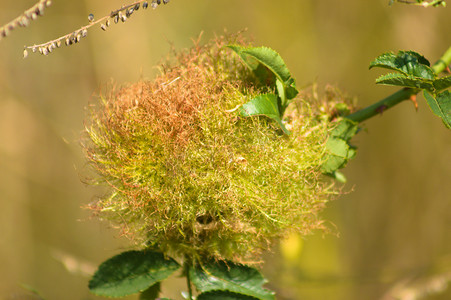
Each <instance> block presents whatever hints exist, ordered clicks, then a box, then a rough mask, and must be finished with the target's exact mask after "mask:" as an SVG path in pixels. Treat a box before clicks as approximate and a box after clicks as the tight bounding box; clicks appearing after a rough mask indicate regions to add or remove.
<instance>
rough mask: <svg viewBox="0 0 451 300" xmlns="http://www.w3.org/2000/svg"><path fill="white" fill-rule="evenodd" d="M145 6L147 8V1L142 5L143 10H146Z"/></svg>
mask: <svg viewBox="0 0 451 300" xmlns="http://www.w3.org/2000/svg"><path fill="white" fill-rule="evenodd" d="M147 6H149V3H147V1H144V3H143V8H144V9H147Z"/></svg>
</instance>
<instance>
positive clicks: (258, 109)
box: [240, 94, 290, 134]
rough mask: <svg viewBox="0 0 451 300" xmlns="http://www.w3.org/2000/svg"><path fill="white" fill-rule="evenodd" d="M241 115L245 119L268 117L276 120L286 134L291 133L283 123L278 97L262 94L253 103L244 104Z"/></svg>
mask: <svg viewBox="0 0 451 300" xmlns="http://www.w3.org/2000/svg"><path fill="white" fill-rule="evenodd" d="M240 115H241V116H243V117H250V116H259V115H263V116H266V117H268V118H271V119H273V120H275V121H276V122H277V123H278V124H279V126H280V128H282V130H283V132H284V133H286V134H289V133H290V132H289V131H288V129H286V127H285V125H284V124H283V122H282V119H281V116H280V112H279V107H278V103H277V96H276V95H274V94H260V95H258V96H257V97H255V98H253V99H252V100H251V101H249V102H247V103H245V104H243V106H241V110H240Z"/></svg>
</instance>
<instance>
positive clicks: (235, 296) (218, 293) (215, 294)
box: [197, 291, 258, 300]
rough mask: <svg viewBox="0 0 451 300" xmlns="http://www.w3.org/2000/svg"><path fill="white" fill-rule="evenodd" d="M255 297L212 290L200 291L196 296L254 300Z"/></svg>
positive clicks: (210, 299)
mask: <svg viewBox="0 0 451 300" xmlns="http://www.w3.org/2000/svg"><path fill="white" fill-rule="evenodd" d="M255 299H258V298H255V297H251V296H246V295H243V294H237V293H232V292H226V291H213V292H208V293H202V294H200V295H199V296H197V300H255Z"/></svg>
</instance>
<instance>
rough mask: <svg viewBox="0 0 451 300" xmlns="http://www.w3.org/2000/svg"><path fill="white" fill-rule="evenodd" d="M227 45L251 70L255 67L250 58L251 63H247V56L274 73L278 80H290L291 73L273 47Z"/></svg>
mask: <svg viewBox="0 0 451 300" xmlns="http://www.w3.org/2000/svg"><path fill="white" fill-rule="evenodd" d="M228 47H229V48H230V49H232V50H233V51H235V52H236V53H237V54H238V55H239V56H240V57H241V58H242V59H243V60H244V61H245V62H246V63H247V64H249V65H250V66H249V67H250V68H251V69H252V70H254V69H255V68H256V64H255V63H252V60H251V63H249V57H252V58H253V59H254V60H256V61H257V62H259V63H261V64H262V65H264V66H265V67H267V68H268V69H269V70H271V72H272V73H274V75H276V77H277V78H278V79H279V80H280V81H282V82H287V81H288V80H290V78H291V74H290V71H289V70H288V67H287V66H286V65H285V62H284V61H283V59H282V57H281V56H280V55H279V53H277V52H276V51H274V50H273V49H271V48H268V47H250V48H245V47H241V46H238V45H230V46H228Z"/></svg>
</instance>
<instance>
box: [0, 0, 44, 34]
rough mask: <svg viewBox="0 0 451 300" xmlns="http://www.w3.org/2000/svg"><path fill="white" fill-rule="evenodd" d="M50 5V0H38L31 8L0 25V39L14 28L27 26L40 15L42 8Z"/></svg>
mask: <svg viewBox="0 0 451 300" xmlns="http://www.w3.org/2000/svg"><path fill="white" fill-rule="evenodd" d="M50 5H52V1H51V0H40V1H39V2H38V3H36V4H35V5H33V6H32V7H31V8H29V9H27V10H26V11H24V13H23V14H21V15H20V16H18V17H17V18H15V19H14V20H12V21H10V22H8V23H6V24H5V25H3V26H2V27H0V41H1V40H2V39H3V38H5V37H7V36H8V35H9V34H10V33H11V31H13V30H14V29H15V28H17V27H27V26H28V25H29V24H30V22H31V21H34V20H36V19H37V17H38V16H42V15H43V14H44V10H45V9H46V8H47V7H49V6H50Z"/></svg>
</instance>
